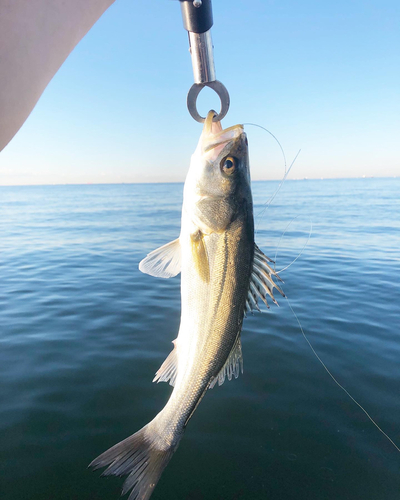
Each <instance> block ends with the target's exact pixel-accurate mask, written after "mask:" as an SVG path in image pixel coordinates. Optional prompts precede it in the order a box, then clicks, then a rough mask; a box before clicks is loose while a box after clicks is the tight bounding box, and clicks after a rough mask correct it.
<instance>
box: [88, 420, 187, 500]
mask: <svg viewBox="0 0 400 500" xmlns="http://www.w3.org/2000/svg"><path fill="white" fill-rule="evenodd" d="M151 424H152V422H150V423H149V424H147V425H146V426H144V427H143V428H142V429H140V431H138V432H136V433H135V434H133V435H132V436H130V437H128V438H126V439H124V440H123V441H121V442H120V443H118V444H116V445H114V446H113V447H112V448H110V449H109V450H107V451H105V452H104V453H102V454H101V455H99V456H98V457H97V458H95V459H94V460H93V462H91V463H90V464H89V467H94V468H95V469H99V468H101V467H106V466H108V467H107V469H106V470H105V471H104V472H103V473H102V476H110V475H115V476H125V475H127V474H128V477H127V478H126V480H125V483H124V485H123V487H122V495H125V493H128V492H129V491H130V490H132V491H131V493H130V495H129V497H128V500H147V499H149V498H150V496H151V494H152V493H153V491H154V488H155V486H156V484H157V483H158V481H159V479H160V477H161V474H162V472H163V470H164V469H165V467H166V466H167V464H168V462H169V461H170V459H171V457H172V455H173V453H174V452H175V450H176V449H177V447H178V444H179V440H178V442H177V443H175V444H173V445H171V446H168V445H167V444H166V443H165V441H163V440H162V439H161V437H160V436H159V434H158V433H157V432H154V431H153V430H152V425H151Z"/></svg>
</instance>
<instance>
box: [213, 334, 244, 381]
mask: <svg viewBox="0 0 400 500" xmlns="http://www.w3.org/2000/svg"><path fill="white" fill-rule="evenodd" d="M239 372H242V373H243V355H242V344H241V342H240V335H238V338H237V339H236V342H235V344H234V346H233V348H232V350H231V352H230V354H229V356H228V358H227V360H226V361H225V364H224V366H223V367H222V368H221V371H220V372H219V373H218V375H217V376H216V377H215V378H214V379H213V380H212V382H211V384H210V389H212V388H213V387H214V386H215V385H216V383H217V382H218V385H222V384H223V383H224V382H225V379H226V377H228V380H232V376H233V377H235V378H238V376H239Z"/></svg>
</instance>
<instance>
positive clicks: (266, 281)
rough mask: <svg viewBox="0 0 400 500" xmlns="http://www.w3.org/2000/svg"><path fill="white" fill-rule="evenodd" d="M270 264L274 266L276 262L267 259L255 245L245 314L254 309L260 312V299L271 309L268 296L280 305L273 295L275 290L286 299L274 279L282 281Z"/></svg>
mask: <svg viewBox="0 0 400 500" xmlns="http://www.w3.org/2000/svg"><path fill="white" fill-rule="evenodd" d="M269 263H272V264H274V261H273V260H272V259H270V258H269V257H267V256H266V255H265V254H264V253H263V252H262V251H261V250H260V249H259V248H258V246H257V245H255V248H254V260H253V272H252V273H251V277H250V284H249V292H248V295H247V300H246V309H245V313H247V312H249V311H253V310H254V309H257V310H258V311H260V308H259V307H258V298H260V299H261V300H262V301H263V302H264V304H265V305H266V306H267V307H268V309H269V305H268V302H267V295H269V297H271V299H272V302H274V304H276V305H279V304H278V302H277V301H276V300H275V297H274V294H273V289H274V288H276V289H277V290H278V292H279V293H280V294H281V295H282V297H285V294H284V293H283V291H282V290H281V288H279V286H278V285H277V284H276V283H275V282H274V280H273V278H276V279H278V280H280V281H282V280H281V278H280V277H279V275H278V273H277V272H276V271H275V270H274V269H272V267H271V266H270V265H269Z"/></svg>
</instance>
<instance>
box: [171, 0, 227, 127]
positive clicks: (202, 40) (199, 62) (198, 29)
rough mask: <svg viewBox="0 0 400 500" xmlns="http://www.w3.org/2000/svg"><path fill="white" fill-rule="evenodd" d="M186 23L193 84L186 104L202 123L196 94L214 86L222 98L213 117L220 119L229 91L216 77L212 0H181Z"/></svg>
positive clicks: (222, 115) (203, 119)
mask: <svg viewBox="0 0 400 500" xmlns="http://www.w3.org/2000/svg"><path fill="white" fill-rule="evenodd" d="M179 1H180V4H181V11H182V18H183V26H184V28H185V30H186V31H187V32H188V36H189V50H190V55H191V58H192V66H193V77H194V84H193V85H192V87H191V88H190V90H189V92H188V95H187V107H188V110H189V113H190V114H191V116H192V117H193V118H194V119H195V120H196V121H197V122H200V123H203V122H204V121H205V117H202V116H201V115H200V114H199V112H198V111H197V97H198V95H199V93H200V92H201V90H202V89H203V88H204V87H209V88H210V89H212V90H214V92H216V94H217V95H218V97H219V99H220V101H221V110H220V112H219V113H218V114H216V116H215V117H214V119H213V121H221V120H222V118H224V117H225V115H226V114H227V112H228V110H229V104H230V99H229V94H228V91H227V90H226V88H225V86H224V85H223V84H222V83H221V82H220V81H218V80H217V79H216V74H215V65H214V51H213V43H212V38H211V27H212V25H213V15H212V6H211V0H179Z"/></svg>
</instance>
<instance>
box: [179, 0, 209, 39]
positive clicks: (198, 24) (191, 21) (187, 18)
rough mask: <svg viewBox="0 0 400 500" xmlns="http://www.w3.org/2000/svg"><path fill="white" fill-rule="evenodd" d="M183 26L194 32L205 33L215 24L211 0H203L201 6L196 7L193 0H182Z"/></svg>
mask: <svg viewBox="0 0 400 500" xmlns="http://www.w3.org/2000/svg"><path fill="white" fill-rule="evenodd" d="M180 3H181V10H182V18H183V26H184V28H185V30H187V31H192V32H193V33H205V32H206V31H208V30H209V29H210V28H211V26H212V25H213V16H212V7H211V0H202V1H201V5H200V6H199V7H195V4H196V2H193V0H180Z"/></svg>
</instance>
